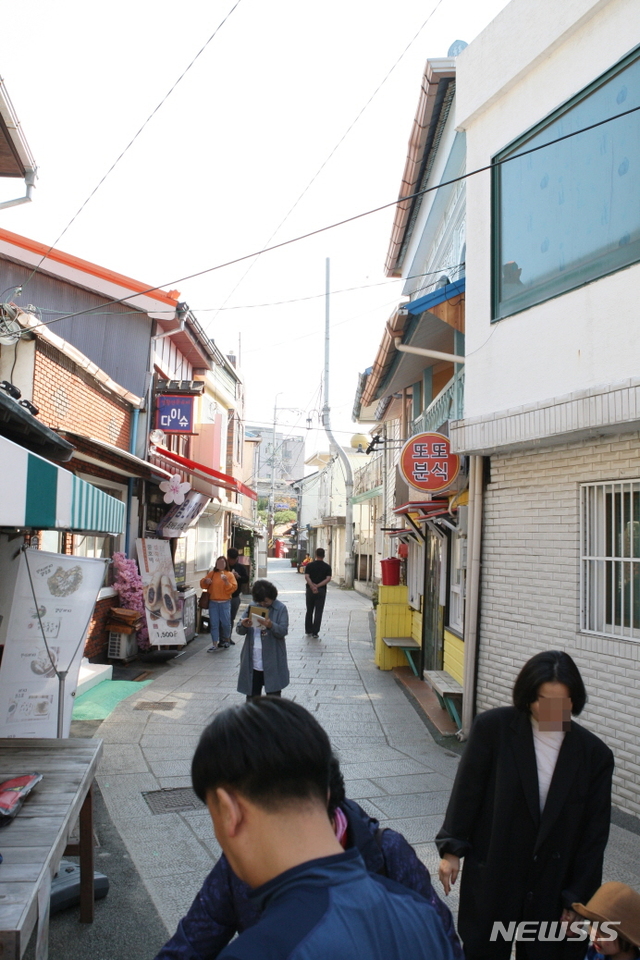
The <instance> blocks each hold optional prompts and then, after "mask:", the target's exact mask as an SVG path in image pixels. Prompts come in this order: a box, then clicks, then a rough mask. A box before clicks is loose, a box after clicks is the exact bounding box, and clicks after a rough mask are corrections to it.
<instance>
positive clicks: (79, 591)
mask: <svg viewBox="0 0 640 960" xmlns="http://www.w3.org/2000/svg"><path fill="white" fill-rule="evenodd" d="M13 563H15V564H17V576H16V577H15V586H14V589H13V596H12V597H11V598H10V600H9V603H8V610H7V607H6V606H5V607H4V611H3V612H4V613H5V616H6V617H7V620H6V621H5V620H4V617H3V627H4V624H5V622H6V630H5V629H3V631H2V633H3V634H4V654H3V656H2V666H1V667H0V737H8V738H14V737H55V736H57V730H58V693H59V681H58V676H57V673H56V671H68V674H67V677H66V681H65V684H64V706H63V711H64V712H63V724H62V736H63V737H68V736H69V726H70V724H71V711H72V709H73V697H74V694H75V690H76V687H77V685H78V674H79V672H80V662H81V660H82V656H83V654H84V640H85V634H86V632H87V629H88V627H89V622H90V618H91V614H92V612H93V608H94V605H95V602H96V598H97V596H98V592H99V590H100V587H101V586H102V582H103V580H104V571H105V562H104V560H93V559H88V558H87V557H73V556H66V555H63V554H59V553H45V552H44V551H42V550H27V551H26V553H25V552H24V551H21V552H20V554H19V555H18V557H16V558H15V560H14V561H13ZM27 564H28V565H29V566H28V569H27ZM7 573H8V574H9V576H11V575H10V573H9V571H7ZM29 573H30V574H31V579H29ZM32 584H33V588H32ZM34 593H35V599H34ZM5 603H6V598H4V597H3V605H4V604H5ZM43 632H44V636H43Z"/></svg>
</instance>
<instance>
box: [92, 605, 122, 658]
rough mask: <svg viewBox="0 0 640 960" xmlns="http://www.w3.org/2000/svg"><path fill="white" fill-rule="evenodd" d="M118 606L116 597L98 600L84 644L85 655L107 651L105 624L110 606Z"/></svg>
mask: <svg viewBox="0 0 640 960" xmlns="http://www.w3.org/2000/svg"><path fill="white" fill-rule="evenodd" d="M117 606H118V598H117V597H107V598H106V599H104V600H98V602H97V603H96V605H95V609H94V611H93V617H92V618H91V624H90V625H89V633H88V634H87V642H86V643H85V645H84V655H85V657H89V658H91V657H99V656H100V655H101V654H102V653H106V651H107V636H108V635H107V631H106V630H105V624H106V623H107V621H108V619H109V614H110V612H111V607H117Z"/></svg>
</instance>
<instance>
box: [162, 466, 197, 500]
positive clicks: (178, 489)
mask: <svg viewBox="0 0 640 960" xmlns="http://www.w3.org/2000/svg"><path fill="white" fill-rule="evenodd" d="M160 489H161V490H162V492H163V493H164V502H165V503H178V504H179V503H184V495H185V493H187V491H189V490H191V484H190V483H182V482H181V480H180V475H179V474H177V473H174V475H173V476H172V477H170V478H169V480H163V481H162V483H161V484H160Z"/></svg>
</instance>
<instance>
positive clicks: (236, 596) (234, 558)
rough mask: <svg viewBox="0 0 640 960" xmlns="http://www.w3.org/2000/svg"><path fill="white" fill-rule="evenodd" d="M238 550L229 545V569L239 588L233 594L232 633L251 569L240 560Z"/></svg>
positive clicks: (231, 641) (230, 641) (232, 641)
mask: <svg viewBox="0 0 640 960" xmlns="http://www.w3.org/2000/svg"><path fill="white" fill-rule="evenodd" d="M238 556H239V554H238V551H237V550H236V548H235V547H229V549H228V550H227V561H228V563H229V570H231V572H232V574H233V575H234V577H235V578H236V583H237V584H238V587H237V590H236V591H235V593H232V594H231V631H230V632H231V633H233V625H234V623H235V622H236V617H237V615H238V608H239V606H240V604H241V603H242V588H243V586H244V584H245V583H249V570H248V568H247V565H246V564H245V563H239V562H238ZM229 643H233V644H235V640H231V639H230V640H229Z"/></svg>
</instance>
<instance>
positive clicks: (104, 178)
mask: <svg viewBox="0 0 640 960" xmlns="http://www.w3.org/2000/svg"><path fill="white" fill-rule="evenodd" d="M241 2H242V0H236V2H235V3H234V5H233V6H232V8H231V10H229V12H228V13H227V15H226V16H225V17H224V19H223V20H221V22H220V23H219V24H218V26H217V27H216V29H215V30H214V31H213V33H212V34H211V36H210V37H209V39H208V40H207V42H206V43H205V44H204V46H202V47H201V48H200V49H199V50H198V52H197V53H196V55H195V57H194V58H193V59H192V60H191V62H190V63H189V64H188V65H187V66H186V67H185V69H184V70H183V71H182V73H181V74H180V76H179V77H178V79H177V80H176V81H175V83H174V84H173V85H172V86H171V87H170V89H169V90H168V91H167V93H166V94H165V95H164V97H163V98H162V100H161V101H160V103H159V104H158V106H157V107H156V108H155V110H153V111H152V112H151V113H150V114H149V116H148V117H147V119H146V120H145V122H144V123H143V124H142V126H141V127H140V129H139V130H138V132H137V133H136V134H135V135H134V136H133V137H132V139H131V140H130V141H129V143H128V144H127V145H126V147H125V148H124V150H123V151H122V153H121V154H120V155H119V156H118V157H117V158H116V159H115V160H114V162H113V163H112V164H111V166H110V167H109V169H108V170H107V172H106V173H105V175H104V176H103V177H102V179H101V180H99V181H98V183H97V185H96V186H95V187H94V188H93V190H92V191H91V193H90V194H89V196H88V197H87V199H86V200H85V201H84V203H83V204H82V205H81V206H80V207H79V208H78V210H77V211H76V212H75V213H74V215H73V216H72V217H71V220H69V223H68V224H67V225H66V227H65V228H64V230H63V231H62V233H61V234H60V235H59V236H58V238H57V239H56V240H54V242H53V243H52V244H51V246H50V247H49V249H48V250H47V252H46V253H45V254H44V256H43V257H42V258H41V259H40V261H39V262H38V263H37V264H36V265H35V267H34V268H33V270H32V271H31V273H30V274H29V276H28V277H27V279H26V281H25V282H24V283H23V284H22V289H23V290H24V288H25V287H26V286H27V284H28V283H30V282H31V280H32V279H33V277H34V276H35V274H36V273H37V272H38V270H39V269H40V267H41V266H42V264H43V263H44V261H45V260H46V259H47V257H48V256H49V254H50V253H51V251H52V250H53V249H54V247H55V246H56V245H57V244H58V243H59V242H60V240H61V239H62V237H64V235H65V233H66V232H67V230H68V229H69V228H70V227H71V225H72V224H73V223H74V222H75V220H77V218H78V217H79V216H80V214H81V213H82V211H83V210H84V208H85V207H86V206H87V204H88V203H89V202H90V201H91V200H92V199H93V197H94V196H95V195H96V193H97V192H98V190H99V189H100V187H101V186H102V184H103V183H104V182H105V180H106V179H107V177H108V176H109V175H110V174H111V173H112V172H113V171H114V170H115V168H116V167H117V166H118V164H119V163H120V161H121V160H122V158H123V157H124V155H125V153H127V151H128V150H129V149H130V148H131V147H132V146H133V144H134V143H135V142H136V140H137V139H138V137H139V136H140V134H141V133H142V131H143V130H144V129H145V127H146V126H147V125H148V124H149V123H150V122H151V120H153V118H154V117H155V115H156V113H157V112H158V110H160V108H161V107H162V106H163V105H164V104H165V103H166V101H167V100H168V99H169V97H170V96H171V94H172V93H173V91H174V90H175V89H176V87H177V86H178V84H179V83H180V82H181V81H182V80H183V79H184V78H185V77H186V75H187V74H188V72H189V70H191V68H192V67H193V65H194V64H195V62H196V60H198V58H199V57H200V56H201V55H202V54H203V53H204V51H205V50H206V49H207V47H208V46H209V44H210V43H211V41H212V40H213V39H214V37H215V36H216V34H218V33H219V32H220V30H221V29H222V27H223V26H224V25H225V23H226V22H227V20H228V19H229V17H230V16H231V14H232V13H233V12H234V10H236V9H237V7H238V6H239V5H240V4H241Z"/></svg>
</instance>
